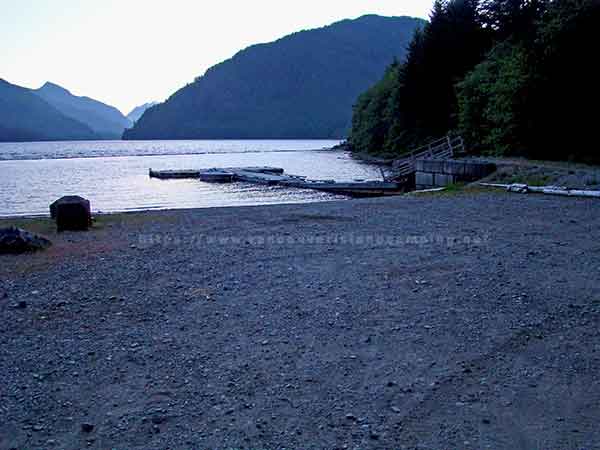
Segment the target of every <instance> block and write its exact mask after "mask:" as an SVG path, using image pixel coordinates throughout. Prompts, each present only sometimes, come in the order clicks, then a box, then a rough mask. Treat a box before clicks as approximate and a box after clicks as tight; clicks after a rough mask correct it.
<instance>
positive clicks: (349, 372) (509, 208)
mask: <svg viewBox="0 0 600 450" xmlns="http://www.w3.org/2000/svg"><path fill="white" fill-rule="evenodd" d="M2 224H3V225H7V224H8V222H6V221H3V223H2ZM43 226H44V224H41V225H40V223H39V221H37V222H36V221H34V222H32V223H31V227H30V228H36V227H43ZM48 236H49V237H50V239H52V240H53V241H54V245H53V246H52V248H51V249H50V250H48V251H46V252H43V253H37V254H28V255H21V256H0V311H1V313H2V322H1V324H0V448H1V449H11V448H14V449H19V450H24V449H53V448H56V449H84V448H93V449H103V450H104V449H111V448H117V449H127V450H128V449H140V450H142V449H143V450H149V449H157V450H158V449H160V450H164V449H188V450H191V449H232V448H252V449H265V450H266V449H283V448H287V449H346V448H347V449H371V448H372V449H405V448H406V449H408V448H410V449H413V448H414V449H432V450H433V449H435V450H439V449H477V450H480V449H487V448H489V449H493V450H497V449H524V450H532V449H540V450H541V449H544V450H547V449H577V450H580V449H595V448H599V446H600V427H599V426H598V422H599V420H600V379H599V378H598V373H599V370H600V328H599V326H598V324H599V319H600V203H599V202H598V200H593V199H572V198H560V197H551V196H549V197H545V196H536V195H528V196H520V195H517V194H506V193H485V192H483V193H472V194H466V193H459V194H454V195H437V194H435V195H422V196H406V197H397V198H387V199H374V200H373V199H371V200H356V201H344V202H334V203H321V204H312V205H293V206H292V205H279V206H265V207H252V208H226V209H211V210H189V211H165V212H153V213H146V214H135V215H122V216H108V217H103V218H101V219H100V220H99V223H98V225H97V227H96V228H95V229H94V230H93V231H91V232H88V233H64V234H61V235H59V236H57V235H55V234H54V233H48ZM217 238H218V239H217Z"/></svg>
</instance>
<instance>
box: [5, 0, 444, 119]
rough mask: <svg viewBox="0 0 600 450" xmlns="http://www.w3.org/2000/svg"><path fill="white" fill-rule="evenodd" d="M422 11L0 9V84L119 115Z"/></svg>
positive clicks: (63, 0) (159, 6)
mask: <svg viewBox="0 0 600 450" xmlns="http://www.w3.org/2000/svg"><path fill="white" fill-rule="evenodd" d="M432 3H433V0H345V1H330V2H326V1H323V0H321V1H317V0H304V1H302V2H288V1H275V0H255V1H254V2H240V1H239V0H238V1H234V0H220V1H218V2H214V1H213V2H206V1H193V0H170V1H168V2H165V1H157V0H146V1H144V0H99V1H98V0H0V78H3V79H5V80H6V81H8V82H10V83H13V84H18V85H20V86H25V87H30V88H38V87H40V86H41V85H42V84H44V82H46V81H51V82H54V83H57V84H60V85H61V86H63V87H65V88H67V89H69V90H70V91H71V92H72V93H73V94H75V95H86V96H88V97H92V98H95V99H97V100H100V101H103V102H105V103H108V104H111V105H113V106H115V107H117V108H119V109H120V110H121V111H122V112H123V113H124V114H127V113H128V112H129V111H130V110H131V109H132V108H133V107H134V106H137V105H140V104H143V103H145V102H149V101H153V100H156V101H163V100H165V99H166V98H167V97H168V96H169V95H171V94H172V93H173V92H175V91H176V90H177V89H179V88H181V87H183V86H184V85H185V84H187V83H189V82H191V81H193V80H194V78H195V77H197V76H199V75H202V74H204V72H205V71H206V70H207V69H208V68H209V67H211V66H213V65H215V64H217V63H219V62H221V61H223V60H225V59H228V58H230V57H231V56H233V55H234V54H235V53H236V52H238V51H239V50H241V49H243V48H246V47H248V46H249V45H252V44H257V43H262V42H270V41H273V40H275V39H278V38H280V37H283V36H285V35H287V34H290V33H293V32H295V31H300V30H302V29H309V28H316V27H321V26H324V25H328V24H330V23H333V22H336V21H338V20H342V19H346V18H350V19H354V18H356V17H359V16H362V15H364V14H380V15H384V16H405V15H406V16H413V17H423V18H426V17H427V16H428V14H429V10H430V8H431V5H432Z"/></svg>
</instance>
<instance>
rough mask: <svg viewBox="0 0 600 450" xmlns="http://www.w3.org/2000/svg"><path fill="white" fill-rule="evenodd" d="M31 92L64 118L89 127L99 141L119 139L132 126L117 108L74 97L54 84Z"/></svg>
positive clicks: (46, 84)
mask: <svg viewBox="0 0 600 450" xmlns="http://www.w3.org/2000/svg"><path fill="white" fill-rule="evenodd" d="M32 92H33V93H34V94H36V95H38V96H40V97H41V98H43V99H44V100H46V101H47V102H48V103H50V104H51V105H52V106H54V107H55V108H56V109H58V110H59V111H60V112H61V113H63V114H64V115H65V116H67V117H70V118H72V119H75V120H77V121H79V122H81V123H83V124H85V125H87V126H88V127H90V128H91V130H92V131H93V132H94V133H95V134H96V135H97V136H98V138H100V139H120V138H121V136H122V134H123V130H125V128H128V127H130V126H131V125H132V122H131V121H130V120H129V119H127V118H126V117H125V116H124V115H123V114H122V113H121V112H120V111H119V110H118V109H117V108H115V107H113V106H109V105H106V104H105V103H102V102H100V101H98V100H94V99H91V98H89V97H78V96H75V95H73V94H71V92H69V91H68V90H67V89H65V88H63V87H61V86H59V85H57V84H54V83H50V82H47V83H45V84H44V85H43V86H42V87H41V88H39V89H35V90H32Z"/></svg>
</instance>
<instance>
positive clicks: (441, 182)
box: [434, 173, 457, 187]
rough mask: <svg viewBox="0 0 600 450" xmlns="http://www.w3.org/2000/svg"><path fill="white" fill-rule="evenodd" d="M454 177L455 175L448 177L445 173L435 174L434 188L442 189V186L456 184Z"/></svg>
mask: <svg viewBox="0 0 600 450" xmlns="http://www.w3.org/2000/svg"><path fill="white" fill-rule="evenodd" d="M456 178H457V177H456V176H455V175H448V174H445V173H436V174H435V177H434V183H435V186H436V187H444V186H448V185H449V184H452V183H455V182H456Z"/></svg>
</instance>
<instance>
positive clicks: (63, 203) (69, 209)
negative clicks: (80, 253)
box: [50, 195, 92, 231]
mask: <svg viewBox="0 0 600 450" xmlns="http://www.w3.org/2000/svg"><path fill="white" fill-rule="evenodd" d="M50 216H51V217H52V218H53V219H55V220H56V228H57V229H58V231H65V230H72V231H85V230H87V229H88V228H89V227H90V226H91V225H92V212H91V207H90V202H89V200H87V199H85V198H83V197H79V196H77V195H70V196H66V197H62V198H60V199H58V200H56V201H55V202H54V203H52V204H51V205H50Z"/></svg>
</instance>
